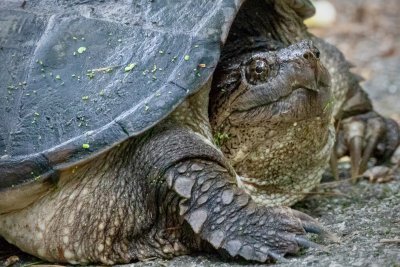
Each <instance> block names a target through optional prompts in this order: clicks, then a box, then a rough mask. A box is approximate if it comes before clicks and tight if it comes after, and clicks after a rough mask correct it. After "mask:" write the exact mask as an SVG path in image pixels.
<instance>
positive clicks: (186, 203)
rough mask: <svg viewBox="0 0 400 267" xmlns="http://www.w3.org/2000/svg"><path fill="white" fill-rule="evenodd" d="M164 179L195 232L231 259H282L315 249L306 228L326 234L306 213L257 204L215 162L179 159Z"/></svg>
mask: <svg viewBox="0 0 400 267" xmlns="http://www.w3.org/2000/svg"><path fill="white" fill-rule="evenodd" d="M166 181H167V184H168V186H169V187H170V188H171V189H173V190H174V191H175V192H176V193H177V194H179V195H180V196H181V197H182V198H183V199H182V201H181V202H180V206H179V210H180V215H181V216H183V218H184V220H186V222H187V223H188V224H189V225H190V226H191V228H192V229H193V231H194V232H195V233H196V234H198V235H199V236H200V238H201V239H203V240H205V241H207V242H208V243H210V244H211V245H212V246H213V247H214V248H215V249H217V250H219V249H223V250H225V251H226V252H228V253H229V255H231V256H232V257H235V256H241V257H243V258H245V259H247V260H254V261H259V262H265V261H266V260H268V259H275V260H282V259H283V256H284V255H286V254H293V253H296V252H298V250H299V249H300V248H301V247H306V248H308V247H319V245H317V244H315V243H313V242H311V241H309V240H307V238H306V237H305V234H306V233H307V232H311V233H317V234H323V233H326V232H325V231H324V230H323V228H322V227H321V226H320V225H319V224H318V222H317V221H315V220H314V219H312V218H311V217H310V216H308V215H306V214H304V213H301V212H299V211H296V210H292V209H290V208H287V207H264V206H259V205H257V204H256V203H255V202H254V201H253V200H252V199H251V198H250V196H249V195H248V194H247V193H245V192H244V191H243V190H241V189H239V188H238V187H237V186H236V183H235V181H234V177H232V175H231V174H230V173H229V172H228V171H227V170H226V169H225V168H224V167H222V166H221V165H219V164H218V163H216V162H212V161H208V160H203V159H190V160H186V161H183V162H180V163H178V164H177V165H175V166H173V167H171V168H170V169H169V170H167V172H166Z"/></svg>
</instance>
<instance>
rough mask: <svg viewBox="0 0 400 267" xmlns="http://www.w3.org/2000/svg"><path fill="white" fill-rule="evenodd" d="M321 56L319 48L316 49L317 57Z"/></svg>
mask: <svg viewBox="0 0 400 267" xmlns="http://www.w3.org/2000/svg"><path fill="white" fill-rule="evenodd" d="M320 56H321V53H320V52H319V50H318V49H316V50H315V57H316V58H318V59H319V57H320Z"/></svg>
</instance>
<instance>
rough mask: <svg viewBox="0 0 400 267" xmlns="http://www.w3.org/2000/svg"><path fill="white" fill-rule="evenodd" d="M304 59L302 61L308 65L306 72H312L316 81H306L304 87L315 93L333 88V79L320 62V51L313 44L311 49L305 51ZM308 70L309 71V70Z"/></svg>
mask: <svg viewBox="0 0 400 267" xmlns="http://www.w3.org/2000/svg"><path fill="white" fill-rule="evenodd" d="M302 57H303V58H302V59H301V60H305V61H306V63H307V64H305V66H306V67H305V69H304V71H306V72H311V73H312V74H311V75H314V79H309V80H306V81H304V85H303V87H304V88H305V89H308V90H311V91H314V92H320V90H321V88H327V87H328V88H329V87H330V86H331V77H330V75H329V72H328V70H327V69H326V68H325V66H324V65H323V64H322V63H321V61H320V52H319V50H318V49H317V48H316V47H315V46H314V45H312V43H311V42H310V47H309V49H306V50H305V51H304V53H303V56H302ZM307 68H309V69H308V70H307Z"/></svg>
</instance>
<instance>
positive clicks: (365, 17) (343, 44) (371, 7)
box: [306, 0, 400, 123]
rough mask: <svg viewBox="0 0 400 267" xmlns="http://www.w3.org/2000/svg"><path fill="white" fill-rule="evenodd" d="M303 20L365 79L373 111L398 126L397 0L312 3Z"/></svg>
mask: <svg viewBox="0 0 400 267" xmlns="http://www.w3.org/2000/svg"><path fill="white" fill-rule="evenodd" d="M313 3H314V4H315V6H316V8H317V13H316V15H315V16H314V17H313V18H311V19H309V20H308V21H306V23H307V25H308V26H309V29H310V31H311V32H312V33H314V34H315V35H317V36H320V37H322V38H324V39H325V40H327V41H328V42H330V43H332V44H334V45H336V46H337V47H339V49H340V50H341V51H342V52H343V53H344V54H345V56H346V58H347V59H348V60H349V61H350V62H351V63H353V64H354V65H355V66H356V67H355V68H354V69H353V72H355V73H357V74H359V75H361V76H362V77H364V78H365V82H363V84H362V85H363V87H364V88H365V90H366V91H367V92H368V94H369V95H370V97H371V98H372V99H373V104H374V106H375V108H376V110H377V111H378V112H379V113H381V114H382V115H385V116H389V117H391V118H393V119H395V120H397V121H398V122H399V123H400V0H384V1H382V0H316V1H313Z"/></svg>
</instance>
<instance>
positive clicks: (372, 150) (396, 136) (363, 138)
mask: <svg viewBox="0 0 400 267" xmlns="http://www.w3.org/2000/svg"><path fill="white" fill-rule="evenodd" d="M399 144H400V130H399V126H398V125H397V123H396V122H395V121H394V120H392V119H389V118H384V117H382V116H380V115H379V114H377V113H376V112H369V113H366V114H362V115H357V116H353V117H349V118H347V119H345V120H343V121H342V122H341V125H340V129H339V133H338V138H337V143H336V155H335V156H336V157H341V156H345V155H349V156H350V158H351V177H352V179H353V180H354V181H355V180H357V178H358V177H360V175H362V174H364V173H365V172H366V171H367V169H368V162H369V160H370V159H371V158H376V159H377V164H378V165H381V164H383V163H384V162H385V161H387V160H388V159H390V156H391V155H392V154H393V152H394V151H395V150H396V148H397V146H398V145H399ZM375 172H376V170H375V171H373V173H375ZM380 172H381V171H380ZM375 176H376V175H375Z"/></svg>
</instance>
